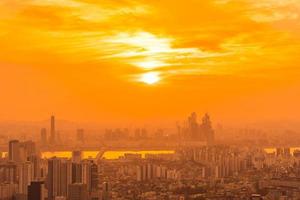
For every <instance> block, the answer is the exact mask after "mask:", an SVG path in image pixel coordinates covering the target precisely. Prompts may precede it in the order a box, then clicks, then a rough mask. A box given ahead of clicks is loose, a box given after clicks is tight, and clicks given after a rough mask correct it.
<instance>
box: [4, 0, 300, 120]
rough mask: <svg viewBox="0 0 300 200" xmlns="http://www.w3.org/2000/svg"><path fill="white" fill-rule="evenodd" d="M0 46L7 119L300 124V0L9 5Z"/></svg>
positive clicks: (21, 0)
mask: <svg viewBox="0 0 300 200" xmlns="http://www.w3.org/2000/svg"><path fill="white" fill-rule="evenodd" d="M0 47H1V48H0V91H1V99H0V120H40V119H45V118H48V116H49V115H50V114H51V113H55V114H56V115H57V116H58V117H59V118H61V119H69V120H76V121H98V122H101V121H105V122H109V121H116V122H121V121H122V122H124V121H125V122H127V121H128V122H130V121H150V122H151V121H159V120H169V121H172V120H178V119H183V118H184V117H185V116H186V115H187V114H188V113H190V112H191V111H197V112H199V113H202V112H209V113H211V115H212V116H213V119H215V120H217V121H220V122H225V123H226V122H230V121H233V120H236V121H238V122H249V121H256V120H298V119H300V78H299V77H300V76H299V75H300V66H299V64H300V56H299V55H300V1H299V0H205V1H202V0H201V1H200V0H185V1H183V0H176V1H174V0H162V1H157V0H118V1H111V0H1V1H0ZM149 83H153V84H149Z"/></svg>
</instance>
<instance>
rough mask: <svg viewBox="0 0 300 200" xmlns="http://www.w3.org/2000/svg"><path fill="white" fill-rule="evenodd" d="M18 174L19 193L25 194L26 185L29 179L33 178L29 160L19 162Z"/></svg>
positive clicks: (29, 181)
mask: <svg viewBox="0 0 300 200" xmlns="http://www.w3.org/2000/svg"><path fill="white" fill-rule="evenodd" d="M18 169H19V170H18V172H19V173H18V174H19V178H18V181H19V194H22V195H27V191H28V189H27V187H28V185H30V183H31V181H32V180H33V174H32V171H33V165H32V163H31V162H25V163H21V164H20V166H19V167H18Z"/></svg>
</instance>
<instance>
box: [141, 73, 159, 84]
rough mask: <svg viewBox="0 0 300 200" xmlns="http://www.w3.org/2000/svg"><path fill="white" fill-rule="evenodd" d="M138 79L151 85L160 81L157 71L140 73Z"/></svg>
mask: <svg viewBox="0 0 300 200" xmlns="http://www.w3.org/2000/svg"><path fill="white" fill-rule="evenodd" d="M140 81H142V82H144V83H146V84H149V85H152V84H155V83H157V82H159V81H160V77H159V73H158V72H147V73H145V74H142V76H141V78H140Z"/></svg>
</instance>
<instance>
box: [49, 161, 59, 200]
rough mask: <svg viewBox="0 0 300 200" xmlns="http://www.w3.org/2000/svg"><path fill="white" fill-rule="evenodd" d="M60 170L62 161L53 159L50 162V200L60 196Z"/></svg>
mask: <svg viewBox="0 0 300 200" xmlns="http://www.w3.org/2000/svg"><path fill="white" fill-rule="evenodd" d="M60 170H61V160H60V159H58V158H51V159H49V160H48V184H47V187H48V199H49V200H54V198H55V197H56V196H60V193H61V192H60V183H61V182H60V174H61V173H60Z"/></svg>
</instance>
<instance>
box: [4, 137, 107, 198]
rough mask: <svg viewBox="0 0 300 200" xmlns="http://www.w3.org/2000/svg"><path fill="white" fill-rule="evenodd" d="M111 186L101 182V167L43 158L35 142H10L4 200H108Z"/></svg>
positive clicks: (75, 159)
mask: <svg viewBox="0 0 300 200" xmlns="http://www.w3.org/2000/svg"><path fill="white" fill-rule="evenodd" d="M107 185H108V183H106V182H103V183H102V182H100V180H99V165H98V164H97V163H96V161H95V160H93V159H82V152H81V151H73V155H72V158H57V157H53V158H50V159H44V158H41V156H40V154H39V152H38V151H37V149H36V145H35V143H34V142H32V141H27V142H20V141H18V140H12V141H10V142H9V148H8V155H7V156H6V157H4V158H2V159H1V162H0V199H1V200H46V199H47V200H100V199H101V200H108V199H109V197H108V191H107V189H108V186H107Z"/></svg>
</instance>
